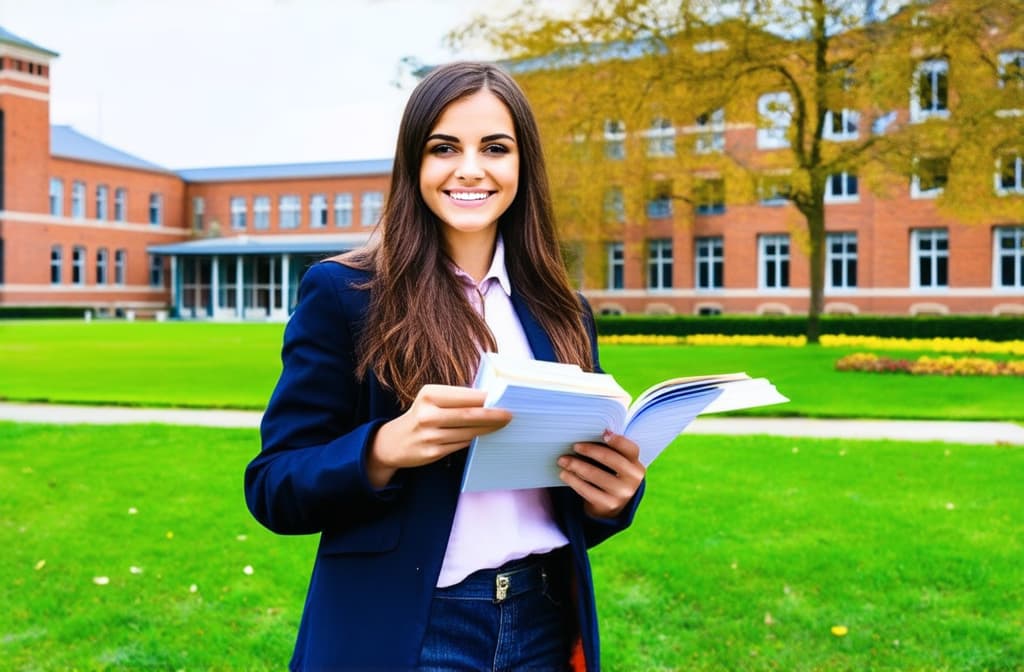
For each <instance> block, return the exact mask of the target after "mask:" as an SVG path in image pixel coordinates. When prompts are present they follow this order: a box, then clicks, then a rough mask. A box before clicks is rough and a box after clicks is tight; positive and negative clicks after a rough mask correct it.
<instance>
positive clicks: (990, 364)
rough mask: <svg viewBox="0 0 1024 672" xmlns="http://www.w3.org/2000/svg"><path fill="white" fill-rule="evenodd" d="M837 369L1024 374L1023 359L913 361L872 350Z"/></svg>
mask: <svg viewBox="0 0 1024 672" xmlns="http://www.w3.org/2000/svg"><path fill="white" fill-rule="evenodd" d="M836 370H837V371H868V372H873V373H909V374H911V375H915V376H1024V361H1022V360H1016V361H1006V362H1003V361H996V360H993V359H985V358H983V357H950V356H948V355H945V356H942V357H929V356H928V355H922V356H921V357H918V358H917V359H916V360H914V361H910V360H907V359H892V358H891V357H882V356H879V355H876V354H874V353H870V352H855V353H853V354H851V355H846V356H845V357H841V358H840V359H839V360H837V361H836Z"/></svg>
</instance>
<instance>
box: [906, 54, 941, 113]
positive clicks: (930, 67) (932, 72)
mask: <svg viewBox="0 0 1024 672" xmlns="http://www.w3.org/2000/svg"><path fill="white" fill-rule="evenodd" d="M923 75H927V76H928V79H929V82H928V86H929V89H930V95H929V96H928V97H929V99H930V102H929V105H928V106H927V107H922V106H921V89H920V87H921V78H922V76H923ZM940 76H941V77H945V79H946V99H945V100H940V98H941V96H940V94H939V91H940V89H941V87H940V86H939V83H938V78H939V77H940ZM948 117H949V61H947V60H946V59H944V58H930V59H928V60H926V61H922V62H921V63H919V64H918V66H917V68H916V69H915V70H914V81H913V82H911V85H910V121H911V122H914V123H918V122H922V121H924V120H926V119H932V118H939V119H945V118H948Z"/></svg>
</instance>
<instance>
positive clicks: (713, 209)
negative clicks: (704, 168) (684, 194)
mask: <svg viewBox="0 0 1024 672" xmlns="http://www.w3.org/2000/svg"><path fill="white" fill-rule="evenodd" d="M712 183H721V189H718V188H715V189H714V190H712V187H711V185H712ZM694 187H695V188H694V196H695V198H694V206H693V213H694V214H695V215H698V216H701V217H706V216H708V215H721V214H724V213H725V178H724V177H721V176H719V177H704V178H699V179H698V180H697V182H696V184H695V185H694ZM712 191H714V192H716V193H712ZM718 191H721V193H720V194H719V193H717V192H718ZM711 196H715V197H721V201H715V202H711V201H710V197H711ZM706 197H707V198H708V199H709V200H708V202H704V199H705V198H706Z"/></svg>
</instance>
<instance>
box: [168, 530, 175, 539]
mask: <svg viewBox="0 0 1024 672" xmlns="http://www.w3.org/2000/svg"><path fill="white" fill-rule="evenodd" d="M167 538H168V539H174V532H171V531H170V530H167Z"/></svg>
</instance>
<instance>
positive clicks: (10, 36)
mask: <svg viewBox="0 0 1024 672" xmlns="http://www.w3.org/2000/svg"><path fill="white" fill-rule="evenodd" d="M0 43H2V44H10V45H13V46H15V47H21V48H22V49H31V50H32V51H38V52H39V53H41V54H45V55H47V56H58V55H59V54H58V53H57V52H56V51H50V50H49V49H45V48H43V47H40V46H39V45H38V44H33V43H32V42H29V41H28V40H26V39H25V38H24V37H18V36H17V35H15V34H14V33H12V32H10V31H9V30H7V29H5V28H4V27H3V26H0Z"/></svg>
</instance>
